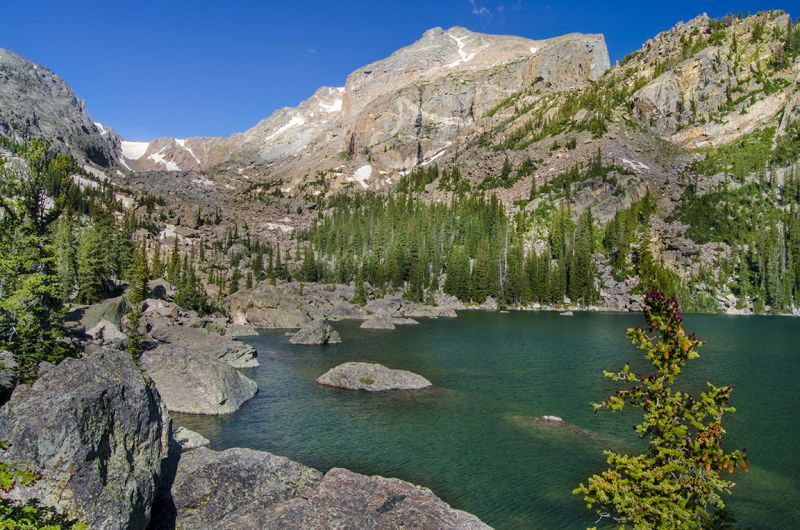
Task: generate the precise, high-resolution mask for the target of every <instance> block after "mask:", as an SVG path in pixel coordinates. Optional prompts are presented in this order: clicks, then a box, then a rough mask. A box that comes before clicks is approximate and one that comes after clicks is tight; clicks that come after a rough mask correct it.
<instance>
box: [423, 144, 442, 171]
mask: <svg viewBox="0 0 800 530" xmlns="http://www.w3.org/2000/svg"><path fill="white" fill-rule="evenodd" d="M448 144H449V142H448ZM447 147H449V145H448V146H447ZM447 147H443V148H442V149H440V150H439V151H438V152H437V153H436V154H435V155H433V156H432V157H430V158H429V159H427V160H425V161H424V162H422V163H421V164H420V166H427V165H428V164H430V163H431V162H434V161H435V160H438V159H439V158H441V157H442V156H444V154H445V152H447Z"/></svg>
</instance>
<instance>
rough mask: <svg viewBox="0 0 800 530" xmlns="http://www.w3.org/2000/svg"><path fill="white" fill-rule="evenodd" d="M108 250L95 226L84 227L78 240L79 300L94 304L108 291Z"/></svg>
mask: <svg viewBox="0 0 800 530" xmlns="http://www.w3.org/2000/svg"><path fill="white" fill-rule="evenodd" d="M106 256H107V254H106V252H105V251H104V249H103V244H102V241H101V239H100V233H99V232H98V231H97V229H95V227H94V226H88V227H86V228H84V229H83V232H82V233H81V236H80V240H79V242H78V300H80V301H81V302H84V303H87V304H93V303H95V302H97V301H99V300H101V299H102V298H103V296H104V295H105V294H106V293H107V292H108V287H107V286H108V283H109V280H110V271H109V266H108V263H107V261H106Z"/></svg>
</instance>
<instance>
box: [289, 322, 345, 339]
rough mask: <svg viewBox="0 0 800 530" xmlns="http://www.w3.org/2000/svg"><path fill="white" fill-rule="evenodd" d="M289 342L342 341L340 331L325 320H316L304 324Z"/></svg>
mask: <svg viewBox="0 0 800 530" xmlns="http://www.w3.org/2000/svg"><path fill="white" fill-rule="evenodd" d="M289 342H291V343H292V344H336V343H339V342H342V337H341V336H340V335H339V332H338V331H336V330H335V329H333V326H331V325H330V324H329V323H327V322H325V321H324V320H314V321H312V322H311V323H309V324H306V325H305V326H303V327H302V328H301V329H300V331H298V332H297V333H296V334H295V335H294V336H293V337H292V338H291V339H289Z"/></svg>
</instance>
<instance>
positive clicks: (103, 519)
mask: <svg viewBox="0 0 800 530" xmlns="http://www.w3.org/2000/svg"><path fill="white" fill-rule="evenodd" d="M170 348H180V347H179V346H170ZM206 359H207V361H208V362H216V363H219V364H222V363H220V362H219V361H217V360H214V359H208V358H206ZM0 440H5V441H7V442H8V443H9V444H10V445H9V448H8V449H7V450H6V451H3V452H0V461H3V462H14V463H17V464H22V465H26V466H28V467H29V468H30V469H32V470H34V471H37V472H40V473H41V474H42V478H41V479H40V480H38V481H37V482H35V483H34V484H33V485H32V486H29V487H16V488H14V489H13V490H11V491H9V492H6V493H3V494H4V495H7V496H9V497H11V498H13V499H17V500H28V499H33V498H36V499H39V501H40V502H41V503H43V504H45V505H48V506H53V507H55V508H57V509H58V510H61V511H66V512H67V513H69V515H70V516H72V517H76V518H78V519H80V520H81V521H83V522H85V523H87V524H88V526H89V527H90V528H103V529H144V528H169V529H172V528H185V529H195V528H196V529H201V528H202V529H217V528H218V529H223V528H243V529H248V528H252V529H262V528H263V529H272V528H274V529H278V528H446V529H456V528H458V529H484V528H489V527H488V526H486V525H485V524H484V523H482V522H481V521H480V520H479V519H478V518H477V517H475V516H473V515H470V514H468V513H466V512H463V511H460V510H456V509H453V508H451V507H450V506H449V505H448V504H447V503H445V502H444V501H442V500H441V499H439V498H438V497H437V496H436V495H435V494H434V493H433V492H431V491H430V490H429V489H427V488H424V487H420V486H415V485H413V484H410V483H408V482H404V481H402V480H398V479H391V478H383V477H377V476H372V477H370V476H364V475H360V474H358V473H353V472H351V471H348V470H345V469H339V468H334V469H331V470H330V471H328V472H327V473H324V474H323V473H321V472H320V471H317V470H315V469H312V468H310V467H307V466H304V465H302V464H300V463H297V462H293V461H291V460H289V459H287V458H284V457H280V456H276V455H273V454H270V453H266V452H261V451H254V450H250V449H238V448H233V449H228V450H225V451H213V450H210V449H207V448H205V447H198V446H202V445H205V444H206V443H207V440H205V439H204V438H203V437H201V436H199V435H197V434H196V433H192V432H191V431H187V430H186V429H181V428H179V429H176V431H175V432H173V431H172V421H171V419H170V416H169V412H168V411H167V407H166V405H165V400H164V399H162V396H161V394H160V393H159V390H158V387H157V384H156V383H154V381H153V380H152V379H151V378H150V376H148V375H147V373H146V372H145V371H143V370H142V369H140V368H139V367H138V366H137V364H136V363H135V362H134V361H133V360H132V359H131V357H130V356H129V355H128V354H127V353H125V352H124V351H121V350H119V349H117V347H116V346H113V345H112V346H105V347H103V348H101V349H99V350H98V351H96V352H94V353H91V354H87V355H86V356H84V357H83V358H80V359H67V360H65V361H63V362H61V363H60V364H58V365H57V366H49V367H47V369H46V370H42V371H41V375H40V377H39V379H38V380H37V381H36V382H35V383H34V384H33V385H30V386H28V385H20V386H18V387H17V388H16V389H15V390H14V392H13V394H12V396H11V399H10V400H9V401H8V402H7V403H6V404H5V405H4V406H3V407H2V408H0ZM191 447H197V448H195V449H191V450H190V448H191ZM182 450H183V452H181V451H182Z"/></svg>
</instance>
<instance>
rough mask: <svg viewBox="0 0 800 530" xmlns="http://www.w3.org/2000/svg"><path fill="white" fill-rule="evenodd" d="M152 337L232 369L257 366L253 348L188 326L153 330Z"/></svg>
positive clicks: (163, 327)
mask: <svg viewBox="0 0 800 530" xmlns="http://www.w3.org/2000/svg"><path fill="white" fill-rule="evenodd" d="M150 334H151V335H152V337H153V338H154V339H156V340H159V341H161V342H166V343H169V344H174V345H176V346H182V347H184V348H187V349H189V350H192V351H193V352H195V353H198V354H201V355H205V356H207V357H209V358H212V359H218V360H220V361H223V362H225V363H227V364H229V365H231V366H233V367H234V368H252V367H254V366H258V359H257V358H256V356H257V355H258V354H257V353H256V350H255V348H253V347H252V346H250V345H249V344H245V343H243V342H239V341H238V340H233V339H231V338H228V337H222V336H220V335H214V334H212V333H207V332H205V331H202V330H200V329H197V328H193V327H190V326H177V325H176V326H162V327H157V328H155V329H153V330H152V331H151V333H150Z"/></svg>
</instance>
